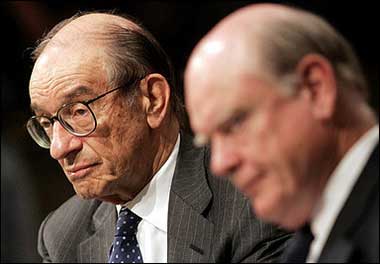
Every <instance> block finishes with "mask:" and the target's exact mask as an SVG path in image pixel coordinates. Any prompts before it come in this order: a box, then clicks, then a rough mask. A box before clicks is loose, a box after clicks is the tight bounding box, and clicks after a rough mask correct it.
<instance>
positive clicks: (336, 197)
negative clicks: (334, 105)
mask: <svg viewBox="0 0 380 264" xmlns="http://www.w3.org/2000/svg"><path fill="white" fill-rule="evenodd" d="M378 142H379V125H376V126H375V127H373V128H371V129H370V130H369V131H367V133H365V134H364V135H363V136H362V137H361V138H360V139H359V140H358V141H357V142H356V143H355V144H354V145H353V146H352V147H351V148H350V150H349V151H348V152H347V154H346V155H345V156H344V157H343V159H342V160H341V161H340V162H339V164H338V166H337V167H336V169H335V170H334V172H333V174H332V175H331V177H330V178H329V180H328V181H327V184H326V188H325V190H324V191H323V193H322V196H321V199H320V201H319V203H318V205H317V207H316V209H315V210H314V213H313V217H312V221H311V231H312V233H313V235H314V240H313V242H312V244H311V245H310V251H309V255H308V257H307V262H308V263H314V262H317V261H318V258H319V256H320V255H321V253H322V249H323V247H324V245H325V243H326V241H327V238H328V237H329V234H330V231H331V229H332V227H333V225H334V223H335V221H336V219H337V217H338V215H339V213H340V211H341V210H342V208H343V206H344V204H345V202H346V200H347V199H348V197H349V195H350V193H351V191H352V189H353V187H354V185H355V183H356V181H357V180H358V178H359V176H360V174H361V172H362V170H363V169H364V166H365V165H366V163H367V161H368V159H369V157H370V155H371V153H372V151H373V150H374V148H375V147H376V145H377V144H378Z"/></svg>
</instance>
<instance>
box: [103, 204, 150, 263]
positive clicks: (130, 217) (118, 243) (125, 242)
mask: <svg viewBox="0 0 380 264" xmlns="http://www.w3.org/2000/svg"><path fill="white" fill-rule="evenodd" d="M140 221H141V218H140V217H139V216H137V215H135V214H134V213H133V212H132V211H131V210H129V209H128V208H122V209H121V210H120V213H119V218H118V220H117V223H116V233H115V238H114V240H113V243H112V247H111V249H110V256H109V259H108V263H143V259H142V255H141V251H140V248H139V245H138V243H137V239H136V232H137V226H138V224H139V223H140Z"/></svg>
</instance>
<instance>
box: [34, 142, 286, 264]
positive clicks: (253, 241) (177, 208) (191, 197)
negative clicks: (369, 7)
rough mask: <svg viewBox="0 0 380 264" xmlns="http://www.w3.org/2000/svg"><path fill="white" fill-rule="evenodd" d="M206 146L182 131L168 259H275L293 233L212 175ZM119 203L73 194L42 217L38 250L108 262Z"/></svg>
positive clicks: (62, 258)
mask: <svg viewBox="0 0 380 264" xmlns="http://www.w3.org/2000/svg"><path fill="white" fill-rule="evenodd" d="M209 156H210V155H209V150H208V148H194V147H193V146H192V143H191V138H190V137H188V136H184V135H181V143H180V150H179V155H178V158H177V164H176V168H175V172H174V176H173V181H172V186H171V191H170V198H169V212H168V214H169V215H168V252H167V258H168V259H167V260H168V262H261V261H263V262H272V261H276V260H277V258H278V257H279V255H280V254H281V253H282V251H283V249H284V247H285V245H286V242H287V239H288V238H289V236H290V235H289V234H288V233H285V232H283V231H282V230H280V229H278V228H276V227H274V226H272V225H269V224H265V223H263V222H261V221H259V220H258V219H257V218H256V217H255V216H254V214H253V212H252V210H251V207H250V204H249V201H248V200H247V199H246V198H245V197H243V196H242V195H241V194H240V193H239V192H238V191H237V190H236V189H235V188H234V187H233V186H232V185H231V184H230V183H229V182H228V181H226V180H223V179H219V178H216V177H214V176H212V175H211V173H210V172H209V169H208V163H209ZM116 219H117V213H116V209H115V205H113V204H110V203H106V202H101V201H97V200H82V199H80V198H79V197H78V196H74V197H72V198H71V199H69V200H68V201H67V202H65V203H64V204H63V205H61V206H60V207H59V208H58V209H57V210H55V211H54V212H52V213H50V214H49V215H48V216H47V217H46V219H45V220H44V221H43V223H42V225H41V227H40V232H39V239H38V251H39V253H40V255H41V256H42V258H43V261H44V262H72V263H76V262H87V263H88V262H92V263H94V262H107V259H108V253H109V249H110V247H111V244H112V241H113V238H114V232H115V224H116Z"/></svg>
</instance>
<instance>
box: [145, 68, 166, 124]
mask: <svg viewBox="0 0 380 264" xmlns="http://www.w3.org/2000/svg"><path fill="white" fill-rule="evenodd" d="M140 89H141V92H142V98H143V99H142V100H143V101H142V104H143V109H144V111H145V114H146V118H147V123H148V125H149V126H150V127H151V128H158V127H159V126H160V125H161V124H162V122H163V120H164V118H165V116H166V115H167V112H168V109H169V98H170V86H169V84H168V82H167V81H166V78H165V77H164V76H162V75H161V74H158V73H152V74H149V75H147V76H146V77H145V79H144V80H143V81H142V83H141V86H140Z"/></svg>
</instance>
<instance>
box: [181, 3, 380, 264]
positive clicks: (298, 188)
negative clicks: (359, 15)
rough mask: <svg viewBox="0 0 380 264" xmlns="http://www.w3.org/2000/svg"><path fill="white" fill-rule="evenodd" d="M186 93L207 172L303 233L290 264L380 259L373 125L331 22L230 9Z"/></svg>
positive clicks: (266, 7) (358, 74)
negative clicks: (207, 150) (206, 151)
mask: <svg viewBox="0 0 380 264" xmlns="http://www.w3.org/2000/svg"><path fill="white" fill-rule="evenodd" d="M185 98H186V104H187V107H188V111H189V115H190V121H191V125H192V128H193V130H194V132H195V135H196V142H197V143H198V144H199V145H201V144H203V143H205V142H207V141H208V140H209V141H211V146H212V147H211V168H212V171H213V172H214V173H216V174H218V175H224V176H229V177H230V179H231V181H232V182H233V183H234V184H235V185H236V186H237V187H238V188H239V189H240V190H241V191H243V192H244V193H245V194H246V195H247V196H249V197H250V198H251V203H252V205H253V207H254V209H255V212H256V214H257V215H258V216H259V217H261V218H262V219H264V220H266V221H270V222H272V223H276V224H279V225H281V226H283V227H285V228H287V229H290V230H299V232H297V235H296V237H295V239H294V243H293V245H292V247H290V248H289V250H288V251H287V252H286V254H285V256H284V257H285V258H284V261H289V262H304V261H310V262H316V261H338V262H344V261H354V260H355V261H365V262H376V261H377V262H378V261H379V147H378V141H379V130H378V129H379V128H378V121H377V118H376V116H375V113H374V112H373V111H372V110H371V108H370V107H369V105H368V104H367V102H366V98H367V85H366V82H365V80H364V77H363V74H362V70H361V68H360V66H359V63H358V60H357V58H356V57H355V55H354V52H353V51H352V49H351V47H350V45H349V44H348V43H347V42H346V41H345V40H344V38H343V37H342V36H341V35H340V34H339V33H337V32H336V31H335V30H334V29H333V28H332V27H331V26H330V25H329V24H328V23H327V22H325V21H324V20H323V19H322V18H320V17H318V16H315V15H313V14H311V13H308V12H305V11H302V10H298V9H294V8H289V7H285V6H281V5H272V4H258V5H252V6H248V7H245V8H243V9H240V10H238V11H236V12H234V13H233V14H231V15H230V16H228V17H227V18H225V19H223V20H222V21H221V22H220V23H219V24H218V25H216V26H215V27H214V28H213V29H212V30H211V31H210V32H209V33H208V34H207V35H206V36H205V37H204V38H203V39H202V40H201V41H200V43H199V44H198V45H197V46H196V48H195V49H194V51H193V53H192V55H191V57H190V60H189V62H188V65H187V69H186V73H185ZM310 229H311V232H310ZM310 244H311V247H310V248H309V245H310Z"/></svg>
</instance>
